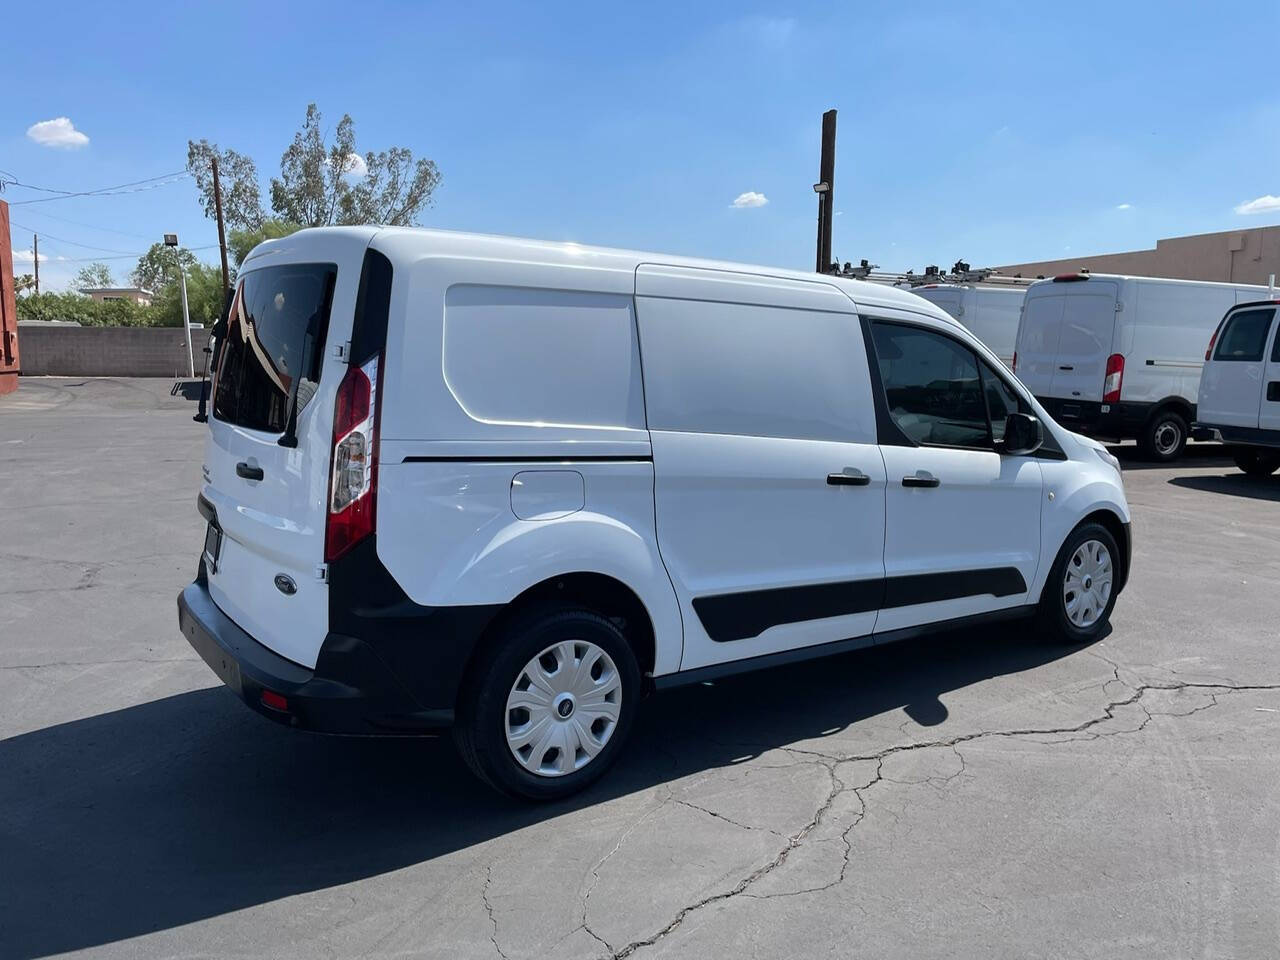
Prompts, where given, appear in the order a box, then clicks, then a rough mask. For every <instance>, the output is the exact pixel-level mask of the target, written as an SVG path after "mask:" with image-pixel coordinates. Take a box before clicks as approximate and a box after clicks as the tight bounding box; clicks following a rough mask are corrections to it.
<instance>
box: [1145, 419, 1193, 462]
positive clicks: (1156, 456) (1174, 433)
mask: <svg viewBox="0 0 1280 960" xmlns="http://www.w3.org/2000/svg"><path fill="white" fill-rule="evenodd" d="M1188 433H1189V431H1188V428H1187V420H1186V417H1184V416H1183V415H1182V414H1180V413H1178V411H1177V410H1173V409H1168V408H1166V409H1164V410H1157V411H1156V412H1155V413H1154V414H1153V415H1152V417H1151V419H1150V420H1148V421H1147V423H1146V425H1145V426H1144V427H1143V428H1142V434H1141V436H1139V437H1138V447H1139V448H1140V449H1141V450H1142V455H1143V456H1144V457H1146V458H1147V459H1148V460H1154V461H1155V462H1156V463H1169V462H1171V461H1173V460H1177V459H1178V458H1179V457H1180V456H1182V451H1183V450H1185V449H1186V448H1187V436H1188Z"/></svg>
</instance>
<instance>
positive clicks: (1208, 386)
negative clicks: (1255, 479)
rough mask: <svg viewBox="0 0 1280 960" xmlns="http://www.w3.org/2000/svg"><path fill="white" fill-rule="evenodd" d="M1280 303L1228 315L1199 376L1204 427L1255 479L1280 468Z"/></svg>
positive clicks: (1255, 305)
mask: <svg viewBox="0 0 1280 960" xmlns="http://www.w3.org/2000/svg"><path fill="white" fill-rule="evenodd" d="M1277 304H1280V300H1266V301H1260V302H1257V303H1247V304H1241V305H1240V306H1238V307H1235V308H1234V309H1232V310H1229V311H1228V312H1227V315H1226V316H1225V317H1223V318H1222V323H1221V324H1220V325H1219V326H1218V329H1217V330H1215V331H1214V334H1213V338H1212V339H1211V340H1210V341H1209V349H1208V350H1206V351H1205V355H1204V360H1205V362H1204V373H1203V374H1202V375H1201V377H1200V405H1199V410H1198V411H1197V418H1198V420H1199V423H1198V424H1196V426H1197V427H1198V428H1200V429H1204V430H1207V431H1210V432H1211V433H1212V434H1213V436H1214V437H1215V438H1217V439H1219V440H1221V441H1223V442H1224V443H1227V444H1230V445H1231V448H1232V455H1233V456H1234V458H1235V461H1236V464H1237V466H1239V467H1240V469H1241V470H1243V471H1244V472H1245V473H1248V474H1252V475H1253V476H1267V475H1268V474H1271V473H1275V471H1276V470H1277V469H1280V323H1277V315H1280V310H1277V309H1276V305H1277Z"/></svg>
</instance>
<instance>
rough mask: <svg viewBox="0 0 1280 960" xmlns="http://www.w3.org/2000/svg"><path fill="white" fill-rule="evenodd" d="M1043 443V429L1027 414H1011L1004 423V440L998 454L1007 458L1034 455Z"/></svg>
mask: <svg viewBox="0 0 1280 960" xmlns="http://www.w3.org/2000/svg"><path fill="white" fill-rule="evenodd" d="M1043 443H1044V427H1042V426H1041V425H1040V421H1039V420H1037V419H1036V418H1035V417H1033V416H1031V414H1029V413H1011V414H1009V416H1008V417H1007V418H1005V421H1004V439H1003V440H1001V441H1000V443H999V448H1000V452H1001V453H1002V454H1004V455H1005V456H1009V457H1025V456H1027V455H1028V454H1032V453H1035V452H1036V451H1037V450H1039V449H1040V447H1041V445H1042V444H1043Z"/></svg>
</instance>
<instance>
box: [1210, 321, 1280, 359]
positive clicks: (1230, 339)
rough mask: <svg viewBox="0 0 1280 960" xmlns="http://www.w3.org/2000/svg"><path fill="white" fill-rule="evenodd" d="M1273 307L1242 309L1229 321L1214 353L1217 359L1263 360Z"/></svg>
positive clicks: (1214, 357)
mask: <svg viewBox="0 0 1280 960" xmlns="http://www.w3.org/2000/svg"><path fill="white" fill-rule="evenodd" d="M1273 316H1275V311H1274V310H1272V309H1264V310H1241V311H1240V312H1239V313H1237V314H1235V315H1234V316H1232V317H1231V319H1230V320H1228V321H1227V325H1226V327H1225V328H1224V329H1223V331H1222V339H1220V340H1219V341H1218V349H1217V351H1215V352H1214V354H1213V359H1215V360H1239V361H1250V360H1261V359H1262V351H1263V350H1264V349H1265V348H1266V345H1267V332H1268V331H1269V330H1270V329H1271V318H1272V317H1273Z"/></svg>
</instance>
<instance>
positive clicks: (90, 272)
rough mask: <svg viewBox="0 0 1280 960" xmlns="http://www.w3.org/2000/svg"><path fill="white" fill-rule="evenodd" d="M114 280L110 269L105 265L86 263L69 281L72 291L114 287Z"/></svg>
mask: <svg viewBox="0 0 1280 960" xmlns="http://www.w3.org/2000/svg"><path fill="white" fill-rule="evenodd" d="M115 285H116V282H115V279H114V278H113V277H112V276H111V268H110V267H109V266H107V265H106V264H105V263H86V264H85V265H84V266H83V267H81V268H80V269H79V270H78V271H77V272H76V277H75V279H74V280H72V281H71V286H72V289H75V290H79V289H81V288H82V287H114V286H115Z"/></svg>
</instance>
